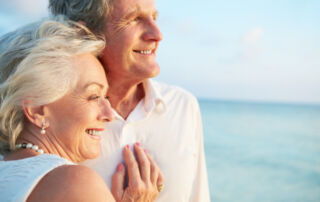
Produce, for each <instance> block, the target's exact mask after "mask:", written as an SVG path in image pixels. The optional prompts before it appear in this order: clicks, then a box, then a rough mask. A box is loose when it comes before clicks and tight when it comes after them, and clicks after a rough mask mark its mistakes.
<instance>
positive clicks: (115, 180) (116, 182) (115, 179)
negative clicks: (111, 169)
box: [111, 163, 125, 200]
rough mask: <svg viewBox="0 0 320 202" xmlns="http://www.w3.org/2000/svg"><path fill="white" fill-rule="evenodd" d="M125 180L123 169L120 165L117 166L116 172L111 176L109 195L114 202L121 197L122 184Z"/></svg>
mask: <svg viewBox="0 0 320 202" xmlns="http://www.w3.org/2000/svg"><path fill="white" fill-rule="evenodd" d="M124 179H125V167H124V165H122V164H121V163H120V164H119V165H118V167H117V170H116V172H115V173H114V174H113V176H112V187H111V193H112V195H113V196H114V197H115V199H116V200H118V199H121V198H122V196H123V192H124V190H123V183H124Z"/></svg>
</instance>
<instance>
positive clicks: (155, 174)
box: [146, 153, 160, 185]
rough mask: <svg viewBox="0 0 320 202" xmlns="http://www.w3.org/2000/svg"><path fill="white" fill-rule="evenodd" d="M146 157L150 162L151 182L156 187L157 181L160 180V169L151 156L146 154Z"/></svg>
mask: <svg viewBox="0 0 320 202" xmlns="http://www.w3.org/2000/svg"><path fill="white" fill-rule="evenodd" d="M146 156H147V158H148V160H149V162H150V180H151V183H152V184H153V185H156V184H157V180H158V177H159V172H160V169H159V167H158V165H157V164H156V162H155V161H154V160H153V159H152V158H151V156H150V155H149V154H148V153H146Z"/></svg>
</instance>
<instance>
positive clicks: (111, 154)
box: [84, 80, 210, 202]
mask: <svg viewBox="0 0 320 202" xmlns="http://www.w3.org/2000/svg"><path fill="white" fill-rule="evenodd" d="M143 86H144V89H145V98H144V99H143V100H141V101H140V102H139V104H138V105H137V106H136V108H135V109H134V110H133V111H132V112H131V113H130V115H129V116H128V118H127V119H126V120H124V119H123V118H122V117H121V116H120V115H119V114H117V112H115V111H114V113H115V120H114V121H112V122H109V123H107V124H106V128H105V131H104V135H103V137H102V140H101V155H100V156H99V157H98V158H97V159H94V160H89V161H86V162H85V163H84V164H85V165H87V166H89V167H91V168H93V169H94V170H96V171H97V172H98V173H99V174H100V175H101V176H102V178H103V179H104V180H105V181H106V183H107V185H108V186H109V188H111V179H112V175H113V174H114V172H115V170H116V167H117V165H118V163H120V162H124V160H123V156H122V150H123V147H124V146H125V145H127V144H130V145H133V144H134V143H136V142H139V143H141V146H142V147H143V148H145V149H146V150H147V151H148V153H149V154H150V156H151V157H152V158H153V159H154V160H155V161H156V162H157V164H158V166H159V167H160V169H161V171H162V172H163V175H164V179H165V181H164V189H163V191H162V192H161V193H160V194H159V196H158V198H157V201H158V202H185V201H186V202H207V201H210V196H209V188H208V180H207V170H206V163H205V156H204V147H203V135H202V124H201V117H200V110H199V105H198V102H197V100H196V98H195V97H194V96H193V95H191V94H190V93H188V92H186V91H185V90H183V89H181V88H178V87H174V86H168V85H165V84H162V83H159V82H156V81H152V80H148V81H146V82H144V83H143Z"/></svg>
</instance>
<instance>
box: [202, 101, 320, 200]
mask: <svg viewBox="0 0 320 202" xmlns="http://www.w3.org/2000/svg"><path fill="white" fill-rule="evenodd" d="M199 103H200V108H201V113H202V119H203V127H204V144H205V153H206V161H207V169H208V178H209V186H210V195H211V200H212V201H214V202H220V201H221V202H229V201H230V202H277V201H284V202H300V201H301V202H308V201H310V202H311V201H312V202H320V106H312V105H310V106H303V105H292V104H255V103H244V102H230V101H229V102H227V101H209V100H200V102H199Z"/></svg>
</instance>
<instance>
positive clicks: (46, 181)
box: [27, 165, 115, 202]
mask: <svg viewBox="0 0 320 202" xmlns="http://www.w3.org/2000/svg"><path fill="white" fill-rule="evenodd" d="M27 201H28V202H43V201H46V202H51V201H52V202H56V201H59V202H64V201H65V202H79V201H99V202H100V201H101V202H114V201H115V200H114V198H113V197H112V195H111V193H110V191H109V189H108V187H107V186H106V184H105V183H104V181H103V179H102V178H101V177H100V176H99V175H98V174H97V173H96V172H95V171H94V170H92V169H90V168H88V167H85V166H80V165H64V166H60V167H57V168H55V169H53V170H52V171H51V172H49V173H48V174H47V175H45V176H44V177H43V178H42V179H41V180H40V182H39V183H38V184H37V186H36V187H35V188H34V190H33V191H32V193H31V194H30V195H29V197H28V200H27Z"/></svg>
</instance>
